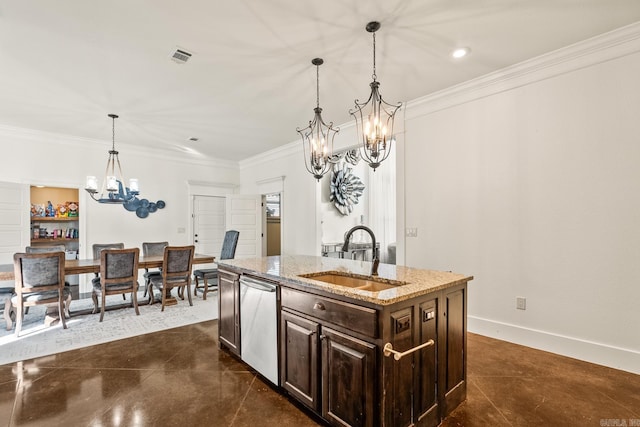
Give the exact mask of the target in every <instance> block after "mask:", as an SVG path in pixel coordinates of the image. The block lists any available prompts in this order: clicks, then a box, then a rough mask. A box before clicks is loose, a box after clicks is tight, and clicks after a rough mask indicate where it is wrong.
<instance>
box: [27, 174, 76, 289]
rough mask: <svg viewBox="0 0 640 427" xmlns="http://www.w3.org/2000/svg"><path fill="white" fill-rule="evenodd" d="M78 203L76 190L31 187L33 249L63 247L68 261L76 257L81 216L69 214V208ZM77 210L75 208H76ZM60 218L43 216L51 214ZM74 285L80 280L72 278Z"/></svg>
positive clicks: (70, 279)
mask: <svg viewBox="0 0 640 427" xmlns="http://www.w3.org/2000/svg"><path fill="white" fill-rule="evenodd" d="M72 203H73V204H75V205H76V206H77V204H78V189H77V188H59V187H35V186H32V187H31V206H32V209H31V214H32V216H31V240H30V242H31V243H30V244H31V246H38V247H44V246H53V245H64V247H65V253H66V258H67V259H75V258H77V254H78V249H79V239H78V237H79V226H80V217H79V216H78V215H77V212H78V210H76V211H74V213H73V214H74V215H75V216H63V215H65V214H66V215H68V213H69V210H68V209H69V205H71V204H72ZM74 208H75V207H74ZM51 212H53V215H58V216H40V215H44V214H51ZM34 213H35V214H34ZM67 279H68V281H69V282H70V283H71V284H74V283H75V284H77V283H78V278H77V275H76V276H75V277H71V276H69V277H68V278H67Z"/></svg>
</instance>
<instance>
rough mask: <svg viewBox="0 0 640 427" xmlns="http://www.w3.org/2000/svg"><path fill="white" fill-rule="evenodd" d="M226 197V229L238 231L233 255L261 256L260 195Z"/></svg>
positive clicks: (240, 256) (238, 256) (241, 256)
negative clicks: (236, 244)
mask: <svg viewBox="0 0 640 427" xmlns="http://www.w3.org/2000/svg"><path fill="white" fill-rule="evenodd" d="M226 198H227V203H226V207H227V229H228V230H237V231H239V232H240V235H239V236H238V246H237V247H236V256H235V257H236V258H252V257H261V256H262V196H260V195H243V194H231V195H228V196H227V197H226Z"/></svg>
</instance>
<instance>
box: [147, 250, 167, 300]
mask: <svg viewBox="0 0 640 427" xmlns="http://www.w3.org/2000/svg"><path fill="white" fill-rule="evenodd" d="M167 246H169V242H143V243H142V256H144V257H148V256H164V248H165V247H167ZM143 276H144V295H143V297H146V296H147V292H148V291H149V284H150V283H151V278H152V277H155V278H158V277H161V276H162V270H153V271H149V269H148V268H145V269H144V274H143Z"/></svg>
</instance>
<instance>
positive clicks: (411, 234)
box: [405, 228, 418, 237]
mask: <svg viewBox="0 0 640 427" xmlns="http://www.w3.org/2000/svg"><path fill="white" fill-rule="evenodd" d="M405 236H407V237H418V229H417V228H407V230H406V233H405Z"/></svg>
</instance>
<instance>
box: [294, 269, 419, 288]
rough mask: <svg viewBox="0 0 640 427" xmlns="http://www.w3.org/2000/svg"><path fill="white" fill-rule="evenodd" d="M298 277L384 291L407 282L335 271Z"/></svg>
mask: <svg viewBox="0 0 640 427" xmlns="http://www.w3.org/2000/svg"><path fill="white" fill-rule="evenodd" d="M300 277H305V278H307V279H312V280H318V281H320V282H325V283H331V284H333V285H339V286H346V287H348V288H354V289H359V290H362V291H370V292H379V291H384V290H386V289H393V288H396V287H398V286H402V285H406V284H407V282H401V281H399V280H389V279H382V278H378V277H373V276H355V275H351V274H350V275H347V274H345V273H340V272H336V271H325V272H321V273H309V274H301V275H300Z"/></svg>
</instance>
